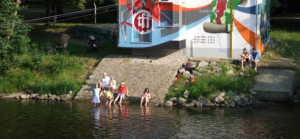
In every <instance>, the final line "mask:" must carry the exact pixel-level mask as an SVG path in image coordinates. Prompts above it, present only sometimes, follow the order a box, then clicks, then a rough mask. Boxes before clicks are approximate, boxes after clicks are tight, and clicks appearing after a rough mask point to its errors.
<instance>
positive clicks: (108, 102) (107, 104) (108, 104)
mask: <svg viewBox="0 0 300 139" xmlns="http://www.w3.org/2000/svg"><path fill="white" fill-rule="evenodd" d="M112 102H113V100H111V99H110V100H107V101H106V104H105V105H106V106H109V107H110V106H111V103H112Z"/></svg>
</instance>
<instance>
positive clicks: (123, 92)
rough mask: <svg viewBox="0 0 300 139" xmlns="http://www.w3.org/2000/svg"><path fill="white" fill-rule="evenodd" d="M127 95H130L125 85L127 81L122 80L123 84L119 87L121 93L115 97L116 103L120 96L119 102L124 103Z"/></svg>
mask: <svg viewBox="0 0 300 139" xmlns="http://www.w3.org/2000/svg"><path fill="white" fill-rule="evenodd" d="M125 95H126V96H129V95H128V90H127V87H126V86H125V83H124V82H122V83H121V85H120V87H119V94H118V96H117V98H116V99H115V102H114V104H116V102H117V100H118V98H119V97H120V101H119V103H120V104H121V103H122V99H125Z"/></svg>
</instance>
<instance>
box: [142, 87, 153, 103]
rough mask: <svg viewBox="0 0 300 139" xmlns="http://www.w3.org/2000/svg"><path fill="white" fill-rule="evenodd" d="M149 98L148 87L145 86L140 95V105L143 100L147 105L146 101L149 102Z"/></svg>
mask: <svg viewBox="0 0 300 139" xmlns="http://www.w3.org/2000/svg"><path fill="white" fill-rule="evenodd" d="M150 99H151V95H150V93H149V89H148V88H145V90H144V92H143V94H142V96H141V107H142V103H143V102H145V106H147V103H148V102H149V100H150Z"/></svg>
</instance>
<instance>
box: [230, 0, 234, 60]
mask: <svg viewBox="0 0 300 139" xmlns="http://www.w3.org/2000/svg"><path fill="white" fill-rule="evenodd" d="M232 1H233V0H230V58H232V28H233V13H232V8H233V2H232Z"/></svg>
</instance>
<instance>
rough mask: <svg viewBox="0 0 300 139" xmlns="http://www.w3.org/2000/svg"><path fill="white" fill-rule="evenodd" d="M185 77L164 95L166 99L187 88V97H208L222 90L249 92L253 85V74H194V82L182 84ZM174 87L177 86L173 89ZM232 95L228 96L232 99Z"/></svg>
mask: <svg viewBox="0 0 300 139" xmlns="http://www.w3.org/2000/svg"><path fill="white" fill-rule="evenodd" d="M184 81H185V79H180V80H179V81H178V82H177V83H175V85H174V86H173V87H171V90H172V91H171V92H170V93H168V94H167V95H166V98H165V99H166V100H168V99H170V98H171V97H181V96H183V92H184V91H185V90H186V89H187V90H188V91H189V92H190V94H189V99H198V97H199V96H203V97H206V98H208V99H211V98H213V97H214V96H215V95H216V93H219V92H221V91H222V90H226V91H229V90H232V91H238V92H242V93H249V92H248V90H249V89H250V88H251V87H252V86H253V85H254V76H250V77H248V76H226V75H223V74H222V75H216V74H205V75H201V76H195V82H194V83H191V84H188V85H186V86H182V84H183V82H184ZM174 87H176V88H179V89H177V90H176V91H174ZM232 97H233V96H229V99H232Z"/></svg>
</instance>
